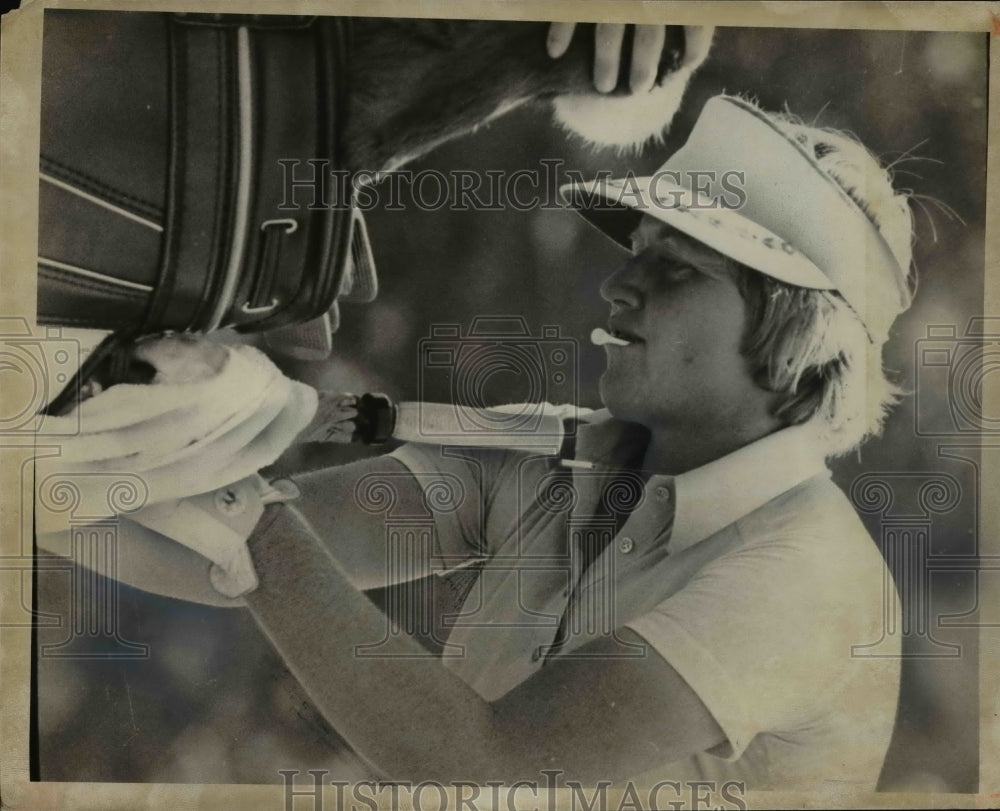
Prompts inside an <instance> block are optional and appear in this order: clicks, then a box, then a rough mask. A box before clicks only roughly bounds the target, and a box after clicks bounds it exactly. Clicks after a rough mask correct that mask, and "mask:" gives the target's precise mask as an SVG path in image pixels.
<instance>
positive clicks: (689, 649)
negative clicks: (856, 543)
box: [627, 537, 872, 760]
mask: <svg viewBox="0 0 1000 811" xmlns="http://www.w3.org/2000/svg"><path fill="white" fill-rule="evenodd" d="M840 540H841V539H832V538H829V537H827V538H826V539H823V538H815V537H813V538H810V537H797V538H790V539H774V540H769V541H767V542H765V543H761V544H757V545H754V546H749V547H748V546H743V547H741V548H738V549H737V550H735V551H732V552H729V553H727V554H725V555H722V556H721V557H719V558H717V559H716V560H714V561H712V562H711V563H709V564H708V565H707V566H705V567H704V568H703V569H702V570H700V571H699V572H698V573H697V574H696V575H695V576H694V577H693V578H692V579H691V580H690V581H689V582H688V583H687V585H686V586H684V587H683V588H682V589H680V590H679V591H677V592H676V593H674V594H673V595H672V596H671V597H669V598H668V599H666V600H665V601H664V602H662V603H660V604H659V605H658V606H657V607H656V608H655V609H654V610H652V611H650V612H649V613H647V614H645V615H642V616H639V617H637V618H636V619H634V620H632V621H631V622H629V623H627V626H628V627H629V628H631V629H632V630H633V631H635V632H636V633H638V634H639V635H640V636H642V637H643V638H644V639H645V640H646V641H647V642H648V643H649V644H650V645H651V646H652V647H653V648H654V649H655V650H656V651H657V653H659V654H660V655H661V656H662V657H663V658H664V659H665V660H666V661H667V662H669V663H670V665H671V666H672V667H673V668H674V669H675V670H676V671H677V672H678V673H679V674H680V675H681V677H682V678H683V679H684V680H685V681H686V682H687V683H688V684H689V685H690V687H691V688H692V689H693V690H694V691H695V692H696V693H697V694H698V697H699V698H700V699H701V700H702V702H703V703H704V704H705V706H706V707H707V708H708V710H709V711H710V712H711V713H712V715H713V716H714V718H715V720H716V722H717V723H718V724H719V726H720V727H721V728H722V730H723V731H724V732H725V734H726V738H727V741H726V742H725V743H723V744H721V745H720V746H719V747H717V748H716V749H714V750H712V751H711V752H710V754H713V755H716V756H718V757H722V758H724V759H726V760H736V759H738V758H739V757H740V756H741V755H742V754H743V752H744V750H745V749H746V747H747V745H748V744H749V743H750V741H751V740H752V739H753V737H754V736H755V735H756V734H758V733H759V732H765V731H780V730H782V729H793V728H796V727H798V726H799V725H801V724H803V723H807V722H808V719H809V718H811V717H815V715H816V713H817V712H818V711H820V710H821V709H822V706H823V704H824V703H825V701H827V700H828V699H829V697H830V696H831V695H833V694H835V693H836V692H837V691H838V690H839V689H840V686H841V684H842V683H843V680H844V678H845V677H846V676H847V675H848V674H849V672H850V664H851V646H852V645H856V644H861V643H864V642H866V641H870V640H869V639H867V638H862V637H863V636H864V635H865V634H867V633H870V630H869V629H868V626H867V624H866V616H867V615H868V614H870V613H871V612H870V604H871V602H872V599H871V598H872V595H871V594H870V592H866V589H868V586H869V585H870V581H866V582H865V583H863V584H862V583H859V582H857V581H858V580H859V579H860V580H866V578H856V577H852V573H851V570H850V567H849V566H844V565H842V563H841V562H840V561H838V560H837V558H836V555H834V554H830V553H829V551H828V548H829V546H830V545H831V542H835V541H840ZM869 543H870V542H869ZM834 545H835V544H834ZM855 574H856V573H855Z"/></svg>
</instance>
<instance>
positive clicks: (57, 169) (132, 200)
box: [41, 155, 163, 221]
mask: <svg viewBox="0 0 1000 811" xmlns="http://www.w3.org/2000/svg"><path fill="white" fill-rule="evenodd" d="M41 167H42V169H44V170H45V171H46V172H48V173H49V174H51V175H53V176H54V177H57V178H59V180H63V181H65V182H66V183H70V184H71V185H76V186H79V187H80V188H81V189H82V190H83V191H86V192H89V193H90V194H93V195H95V196H97V197H103V198H105V199H106V200H107V202H109V203H114V204H115V205H118V206H121V207H122V208H126V209H128V208H129V207H131V209H132V213H133V214H141V215H143V216H146V217H149V218H151V219H157V220H161V221H162V220H163V209H162V208H160V207H158V206H157V205H156V204H155V203H151V202H149V201H148V200H143V199H142V198H141V197H135V196H134V195H131V194H127V193H126V192H123V191H120V190H119V189H116V188H114V187H113V186H109V185H108V184H107V183H103V182H101V181H100V180H97V179H96V178H93V177H90V176H89V175H85V174H83V173H82V172H80V171H79V170H77V169H72V168H70V167H69V166H66V165H65V164H63V163H60V162H59V161H57V160H55V159H53V158H49V157H46V156H45V155H42V157H41Z"/></svg>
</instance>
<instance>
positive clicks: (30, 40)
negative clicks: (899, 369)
mask: <svg viewBox="0 0 1000 811" xmlns="http://www.w3.org/2000/svg"><path fill="white" fill-rule="evenodd" d="M285 5H287V6H291V7H293V9H294V12H295V13H301V14H343V15H351V16H366V17H378V16H403V17H406V16H409V17H425V18H453V19H458V18H488V19H498V20H501V19H502V20H536V21H547V20H581V19H585V20H588V21H622V22H642V23H666V22H669V23H672V24H714V25H716V26H720V27H730V26H735V27H742V26H752V27H768V28H770V27H780V28H849V29H862V28H872V29H885V30H920V31H925V30H937V31H981V32H992V34H993V36H991V38H990V48H989V68H988V70H989V90H988V132H989V133H990V134H991V136H992V135H998V136H1000V94H998V91H997V88H998V86H1000V82H998V81H997V80H998V78H1000V3H981V2H965V3H943V4H937V3H914V2H899V3H840V2H812V3H804V2H767V3H763V2H760V3H758V2H717V3H712V4H710V5H709V4H703V3H694V2H656V3H649V2H647V3H641V2H632V1H631V0H628V2H622V0H541V1H532V2H527V1H526V0H481V1H477V2H473V1H472V0H422V2H420V3H419V4H414V3H412V2H406V0H365V1H364V2H362V0H296V2H295V3H287V4H285ZM45 9H89V10H120V11H126V10H127V11H198V12H213V11H220V12H223V11H224V12H232V13H276V12H279V9H276V8H275V2H274V0H214V2H202V3H197V2H191V1H190V0H188V1H186V2H184V1H178V2H163V0H105V1H104V2H80V1H79V0H77V1H76V2H70V1H64V2H58V1H57V0H35V1H34V2H29V3H26V4H25V6H24V7H23V8H22V9H20V10H19V11H17V12H12V13H11V14H9V15H5V16H4V19H3V32H2V46H0V77H2V85H0V267H2V268H4V271H3V272H4V284H3V290H2V295H0V317H10V316H21V317H24V318H27V319H29V321H30V322H31V323H34V318H35V293H36V270H35V267H36V266H35V255H36V245H37V236H38V234H37V210H38V176H37V166H36V165H35V164H34V163H33V161H28V160H23V156H26V155H27V156H33V155H37V154H38V152H39V116H40V113H39V111H40V98H41V42H42V38H41V28H42V15H43V12H44V10H45ZM281 11H285V10H284V9H282V10H281ZM286 13H287V11H286ZM998 173H1000V147H998V144H997V138H994V137H991V138H990V140H989V144H988V149H987V201H986V224H987V227H986V238H985V251H986V255H985V268H986V272H985V289H984V297H983V303H984V314H986V315H991V314H998V315H1000V234H998V230H1000V229H998V223H1000V184H998V180H997V178H998ZM32 212H34V213H35V216H31V213H32ZM29 384H30V381H23V386H22V387H18V386H16V385H12V386H9V387H8V388H7V390H6V391H5V392H3V393H0V396H3V397H4V398H6V399H14V400H16V401H18V402H23V400H22V399H20V398H21V397H22V396H23V395H24V394H25V393H26V392H27V393H28V395H29V399H30V392H28V389H27V386H28V385H29ZM983 446H984V447H987V446H988V444H987V443H983ZM991 447H998V446H991ZM34 452H35V449H34V442H33V437H31V436H25V437H12V436H4V437H2V438H0V454H2V456H0V493H2V494H3V497H2V512H0V556H2V557H0V562H2V563H0V568H4V569H6V570H7V571H5V572H4V573H3V576H0V802H2V805H3V807H11V808H60V809H75V808H92V807H101V808H136V807H140V806H141V807H147V808H161V807H162V808H170V809H173V808H195V807H197V808H226V809H228V808H241V809H242V808H273V809H277V808H283V807H284V806H283V803H284V789H283V787H282V786H281V785H279V784H277V783H275V784H274V785H255V786H251V785H224V784H220V785H191V784H135V783H120V784H119V783H111V784H101V783H44V782H34V783H32V782H30V781H29V751H28V750H29V715H30V698H29V696H30V664H31V628H30V627H14V626H12V625H8V624H5V621H6V620H7V619H8V618H9V617H10V616H13V615H15V614H16V613H18V612H19V610H20V603H21V600H22V594H23V593H24V592H22V585H23V586H26V587H28V588H30V583H31V578H30V577H28V576H26V574H25V573H24V572H25V571H30V566H31V562H30V561H31V557H30V556H31V550H32V544H33V540H32V537H31V526H32V524H31V514H30V511H31V504H32V499H31V498H30V488H31V487H32V486H33V482H32V476H31V471H30V468H31V466H30V465H25V464H24V463H26V462H27V461H29V460H30V459H31V457H32V455H33V454H34ZM22 467H25V468H26V471H27V473H26V476H25V477H24V478H23V479H22ZM982 471H983V477H982V493H983V494H984V499H983V503H982V506H981V514H980V515H979V537H980V539H981V540H982V554H983V555H993V556H998V555H1000V510H998V509H997V508H996V506H995V505H994V504H990V503H986V502H988V501H989V499H988V498H987V497H986V496H987V494H988V493H990V492H993V493H996V492H1000V454H997V453H984V454H983V456H982ZM22 482H23V484H24V486H25V487H26V488H27V489H28V490H29V495H28V496H26V495H25V493H23V492H21V489H20V488H21V487H22ZM25 566H27V569H25ZM18 567H20V572H21V573H20V574H19V575H18V576H16V577H14V576H11V575H10V571H11V570H17V569H18ZM980 588H982V589H983V592H982V595H981V599H982V600H984V601H985V602H986V603H987V604H993V605H997V604H1000V588H997V587H996V586H995V585H992V581H991V580H990V579H989V578H987V579H986V580H985V581H983V582H981V583H980ZM28 596H29V597H30V593H29V595H28ZM997 637H998V629H990V628H981V629H980V649H979V656H980V661H979V701H980V753H979V754H980V762H979V769H980V778H979V779H980V791H979V794H978V795H974V794H928V793H905V794H903V793H887V792H866V793H863V794H860V793H857V792H844V793H838V794H830V795H827V794H824V795H822V797H821V798H820V797H818V796H817V795H816V794H813V793H802V792H785V791H775V792H771V791H768V792H753V791H750V792H748V793H747V795H746V801H747V804H748V805H749V807H751V808H756V807H767V808H802V807H807V806H812V805H816V804H817V803H818V802H821V803H822V804H824V805H826V806H827V807H840V808H847V807H871V808H899V807H921V808H948V807H960V808H973V807H978V808H982V807H1000V644H998V642H1000V640H998V638H997ZM556 795H557V799H558V801H559V803H560V807H568V803H569V794H568V792H567V791H566V790H558V791H557V792H556ZM618 796H620V795H619V794H617V793H616V792H615V791H609V793H608V798H609V803H610V802H613V801H614V799H615V798H616V797H618ZM324 803H325V807H329V808H334V807H336V806H335V803H336V792H335V790H334V788H332V787H327V789H326V792H325V795H324Z"/></svg>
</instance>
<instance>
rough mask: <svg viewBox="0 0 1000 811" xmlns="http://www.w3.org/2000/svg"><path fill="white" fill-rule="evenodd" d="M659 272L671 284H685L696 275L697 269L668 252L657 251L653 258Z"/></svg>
mask: <svg viewBox="0 0 1000 811" xmlns="http://www.w3.org/2000/svg"><path fill="white" fill-rule="evenodd" d="M651 258H652V260H653V262H654V263H655V265H656V269H657V272H658V273H660V274H662V276H663V278H664V279H665V280H666V281H669V282H674V283H676V282H683V281H687V280H688V279H690V278H691V277H692V276H694V275H695V273H696V272H697V269H696V268H695V267H694V266H693V265H691V264H689V263H687V262H685V261H683V260H681V259H678V258H677V257H676V256H674V255H673V254H671V253H669V252H667V251H656V252H654V253H653V254H652V256H651Z"/></svg>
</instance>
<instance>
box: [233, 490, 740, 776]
mask: <svg viewBox="0 0 1000 811" xmlns="http://www.w3.org/2000/svg"><path fill="white" fill-rule="evenodd" d="M251 552H252V554H253V556H254V560H255V564H256V565H257V570H258V572H260V573H261V585H260V587H259V588H258V589H257V591H255V592H253V593H252V594H250V595H248V596H247V598H246V599H247V603H248V605H249V606H250V609H251V611H252V612H253V614H254V616H255V619H256V620H257V622H258V624H259V625H260V626H261V628H262V629H263V630H264V631H265V633H266V634H267V635H268V636H269V638H270V639H271V641H272V642H273V644H274V645H275V646H276V647H277V649H278V650H279V652H280V653H281V655H282V656H283V657H284V658H285V659H286V661H288V663H289V666H290V668H291V670H292V672H293V673H294V674H295V675H296V677H297V678H298V679H299V680H300V681H301V682H302V684H303V686H304V687H305V688H306V690H307V692H309V694H310V696H311V698H312V699H313V701H315V702H316V704H317V706H318V707H319V709H320V711H321V712H322V713H323V714H324V715H325V716H326V718H327V719H328V720H329V721H330V723H331V724H333V725H334V726H335V727H336V728H337V729H338V731H339V732H340V733H341V734H342V735H343V736H344V737H345V738H346V739H347V740H348V741H349V742H350V743H351V745H352V746H353V747H354V748H355V749H356V751H357V752H358V753H359V754H360V755H362V756H363V757H365V758H367V759H368V760H369V761H370V762H371V763H372V765H373V766H374V767H375V768H376V769H377V770H378V771H379V772H380V773H381V774H383V775H384V776H386V777H387V778H389V779H404V778H414V779H439V780H445V781H447V780H475V781H480V782H482V781H485V780H491V779H500V780H504V781H507V782H508V783H509V782H513V781H515V780H518V779H531V778H535V779H537V777H538V774H539V771H540V770H541V769H545V768H556V769H560V770H562V771H563V772H564V774H565V777H566V778H567V779H578V780H581V781H587V782H590V781H595V780H602V779H615V778H622V777H628V776H632V775H635V774H638V773H640V772H642V771H644V770H647V769H649V768H652V767H653V766H655V765H659V764H663V763H666V762H669V761H672V760H676V759H679V758H681V757H684V756H686V755H689V754H692V753H695V752H700V751H704V750H705V749H708V748H711V747H712V746H714V745H716V744H718V743H720V742H721V741H722V739H723V736H722V732H721V730H719V728H718V727H717V726H716V725H715V722H714V721H713V719H712V717H711V715H710V714H709V713H708V711H707V710H706V709H705V707H704V706H703V705H702V704H701V702H700V701H699V700H698V698H697V696H696V695H695V694H694V692H693V691H692V690H691V689H690V688H689V687H687V685H686V684H685V683H684V681H683V680H682V679H681V678H680V677H679V676H678V675H677V674H676V673H675V672H674V671H673V669H672V668H671V667H670V665H668V664H667V662H666V661H665V660H663V659H662V658H660V657H659V656H658V655H656V654H655V653H654V652H653V651H652V650H651V649H650V648H648V647H647V655H646V657H644V658H641V659H640V658H637V659H612V658H608V659H564V660H561V661H560V660H559V659H556V660H553V661H552V662H551V663H550V664H549V665H547V666H546V667H545V668H543V669H542V670H541V671H539V672H538V673H536V674H535V675H534V676H533V677H532V678H530V679H529V680H527V681H526V682H524V683H523V684H522V685H520V686H519V687H518V688H516V689H515V690H513V691H511V692H510V693H508V694H507V695H506V696H504V697H503V698H501V699H500V700H498V701H496V702H494V703H492V704H491V703H488V702H486V701H484V700H483V699H482V698H480V697H479V695H478V694H477V693H475V692H474V691H473V690H472V689H471V688H470V687H468V686H467V685H466V684H465V682H463V681H462V680H461V679H459V678H458V677H457V676H455V675H454V674H452V673H451V672H450V671H448V670H446V669H445V668H443V667H442V666H441V662H440V660H438V659H436V658H429V657H427V656H426V653H425V652H424V650H423V648H421V647H420V646H419V644H418V643H417V642H416V641H415V640H413V639H412V638H410V637H408V636H405V635H400V634H387V621H386V618H385V617H384V615H383V614H382V613H381V612H380V611H378V609H377V608H375V606H374V605H373V604H371V603H370V602H369V601H368V600H367V599H366V598H365V597H364V596H363V595H361V594H360V593H358V592H357V591H356V590H355V589H354V588H353V587H352V585H351V583H350V581H349V580H348V579H347V577H345V575H344V573H343V571H342V570H341V569H340V567H339V566H338V565H337V563H336V562H335V561H334V560H333V559H332V558H331V557H330V556H329V554H328V553H327V545H326V544H325V543H324V542H322V541H320V540H319V539H318V538H317V536H316V534H315V533H314V532H313V531H312V528H311V527H310V526H309V525H308V523H307V522H306V521H304V520H303V519H302V517H301V516H300V515H299V514H298V513H297V512H296V511H295V510H294V509H292V508H289V507H285V508H281V509H272V510H270V511H269V513H268V514H267V515H266V516H265V520H264V521H263V522H262V525H261V527H260V529H259V531H258V532H257V533H256V534H255V537H254V538H253V539H252V540H251ZM622 636H628V637H630V638H631V639H633V640H635V639H639V637H638V635H635V634H632V633H631V632H628V631H623V632H622ZM380 641H381V644H379V647H378V657H372V656H364V655H359V653H360V651H359V650H358V648H359V646H366V645H367V646H371V645H373V643H379V642H380ZM607 645H608V643H607V642H605V641H603V640H600V641H597V642H594V643H591V644H590V645H588V646H586V647H585V648H582V649H581V651H582V652H590V653H602V652H607V650H608V648H607V647H606V646H607ZM567 696H571V697H572V700H567Z"/></svg>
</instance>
